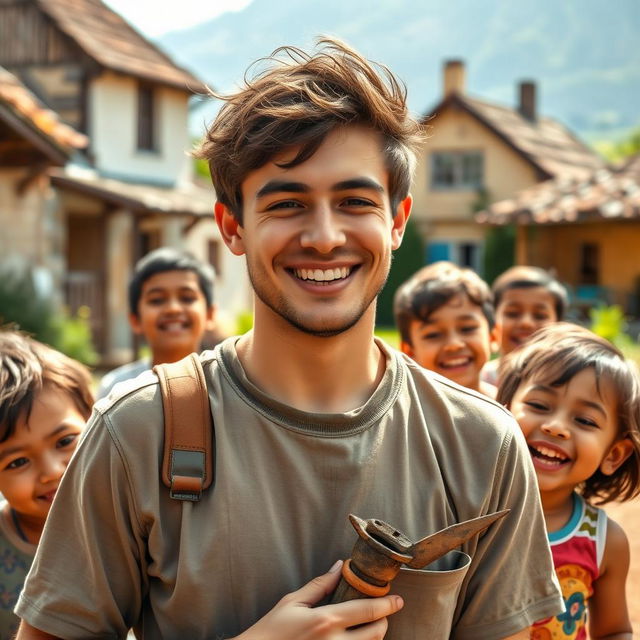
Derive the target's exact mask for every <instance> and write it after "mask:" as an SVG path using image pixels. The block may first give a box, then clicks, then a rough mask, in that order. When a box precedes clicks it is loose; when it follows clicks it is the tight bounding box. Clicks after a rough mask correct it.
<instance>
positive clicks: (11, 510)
mask: <svg viewBox="0 0 640 640" xmlns="http://www.w3.org/2000/svg"><path fill="white" fill-rule="evenodd" d="M90 389H91V377H90V376H89V373H88V371H87V370H86V369H85V368H84V367H83V366H82V365H80V364H79V363H77V362H75V361H74V360H71V359H70V358H67V356H65V355H63V354H61V353H59V352H57V351H54V350H53V349H51V348H49V347H47V346H45V345H43V344H41V343H39V342H36V341H35V340H32V339H30V338H28V337H26V336H24V335H22V334H20V333H19V332H17V331H0V492H2V496H3V499H2V500H1V501H0V558H1V559H2V561H1V562H0V638H12V637H13V634H14V633H15V632H16V631H17V630H18V624H19V622H20V621H19V618H18V617H17V616H16V615H14V613H13V607H14V606H15V604H16V602H17V600H18V595H19V593H20V591H21V590H22V586H23V583H24V580H25V577H26V575H27V572H28V571H29V567H30V566H31V562H32V560H33V556H34V554H35V551H36V546H37V544H38V542H39V540H40V534H41V533H42V528H43V526H44V523H45V520H46V518H47V514H48V513H49V508H50V506H51V502H52V500H53V497H54V495H55V493H56V490H57V488H58V485H59V484H60V478H61V477H62V473H63V471H64V470H65V468H66V466H67V464H68V462H69V459H70V458H71V454H72V453H73V450H74V449H75V448H76V444H77V441H78V436H79V434H80V432H81V431H82V429H83V427H84V424H85V421H86V420H87V419H88V418H89V414H90V413H91V407H92V405H93V397H92V395H91V390H90Z"/></svg>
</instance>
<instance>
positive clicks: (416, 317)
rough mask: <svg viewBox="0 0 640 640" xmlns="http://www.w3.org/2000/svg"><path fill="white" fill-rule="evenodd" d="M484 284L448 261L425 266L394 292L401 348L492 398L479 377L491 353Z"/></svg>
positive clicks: (490, 312)
mask: <svg viewBox="0 0 640 640" xmlns="http://www.w3.org/2000/svg"><path fill="white" fill-rule="evenodd" d="M491 298H492V296H491V292H490V291H489V287H488V286H487V284H486V282H485V281H484V280H482V278H480V276H478V274H477V273H475V272H474V271H472V270H471V269H461V268H460V267H458V266H456V265H455V264H452V263H451V262H444V261H443V262H435V263H434V264H431V265H429V266H427V267H423V268H422V269H420V270H419V271H418V272H417V273H415V274H414V275H413V276H411V278H409V279H408V280H407V281H406V282H405V283H404V284H403V285H401V286H400V287H399V288H398V290H397V291H396V295H395V297H394V301H393V313H394V316H395V320H396V326H397V327H398V330H399V331H400V350H401V351H402V352H403V353H406V354H407V355H408V356H410V357H412V358H413V359H414V360H415V361H416V362H417V363H418V364H419V365H420V366H422V367H424V368H425V369H430V370H431V371H435V372H436V373H439V374H440V375H443V376H445V377H446V378H449V379H450V380H453V381H454V382H457V383H458V384H461V385H462V386H464V387H468V388H469V389H473V390H474V391H478V392H480V393H484V394H485V395H488V396H489V397H491V398H495V394H496V388H495V387H494V386H493V385H490V384H487V383H485V382H482V381H481V379H480V373H481V371H482V367H483V366H484V365H485V363H486V362H487V360H488V359H489V356H490V354H491V329H492V328H493V304H492V302H491Z"/></svg>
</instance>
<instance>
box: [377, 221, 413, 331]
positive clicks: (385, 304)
mask: <svg viewBox="0 0 640 640" xmlns="http://www.w3.org/2000/svg"><path fill="white" fill-rule="evenodd" d="M422 266H424V243H423V242H422V236H421V235H420V232H419V231H418V229H417V227H416V226H415V223H414V222H413V220H412V219H411V218H409V221H408V222H407V228H406V229H405V232H404V238H403V239H402V244H401V245H400V246H399V247H398V248H397V249H396V250H395V251H394V253H393V260H392V262H391V270H390V271H389V277H388V278H387V282H386V284H385V285H384V288H383V289H382V291H381V292H380V295H379V296H378V312H377V316H376V325H377V326H379V327H393V326H394V324H395V322H394V319H393V296H394V295H395V292H396V289H397V288H398V287H399V286H400V285H401V284H402V283H403V282H404V281H405V280H407V279H408V278H410V277H411V276H412V275H413V274H414V273H415V272H416V271H417V270H418V269H420V268H421V267H422Z"/></svg>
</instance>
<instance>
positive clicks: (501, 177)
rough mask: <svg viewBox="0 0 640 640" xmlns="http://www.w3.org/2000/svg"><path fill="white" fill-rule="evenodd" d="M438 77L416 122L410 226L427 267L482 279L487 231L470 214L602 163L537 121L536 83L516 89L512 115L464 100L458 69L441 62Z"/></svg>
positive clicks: (550, 123) (560, 129)
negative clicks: (421, 138) (429, 105)
mask: <svg viewBox="0 0 640 640" xmlns="http://www.w3.org/2000/svg"><path fill="white" fill-rule="evenodd" d="M443 71H444V73H443V93H442V99H441V100H440V102H439V103H438V104H437V105H436V106H435V107H434V108H433V109H431V110H430V111H429V113H428V114H427V115H426V116H425V117H424V119H423V122H424V124H425V126H427V127H428V128H429V131H430V139H429V141H428V143H427V145H425V148H424V151H423V153H422V155H421V157H420V158H419V161H418V166H417V170H416V175H415V178H414V182H413V187H412V194H413V197H414V209H413V219H414V221H416V223H417V225H418V228H419V230H420V232H421V235H422V237H423V238H424V240H425V243H426V255H425V262H426V263H431V262H435V261H438V260H451V261H453V262H455V263H457V264H459V265H461V266H467V267H471V268H473V269H475V270H476V271H478V272H480V273H482V264H483V250H484V239H485V233H486V229H487V227H484V226H480V225H478V224H476V222H475V220H474V213H476V212H477V211H479V210H481V209H484V208H486V206H487V205H488V204H491V203H493V202H497V201H499V200H504V199H507V198H511V197H513V196H514V195H515V194H516V193H517V192H519V191H520V190H522V189H525V188H527V187H531V186H533V185H535V184H537V183H539V182H542V181H544V180H548V179H551V178H554V177H560V176H562V177H566V178H568V177H574V178H578V179H579V178H585V177H586V176H588V175H590V174H591V173H592V171H593V170H594V169H597V168H599V167H601V166H602V161H601V160H600V158H599V157H598V156H597V155H596V154H595V153H594V152H592V151H591V150H590V149H589V148H588V147H587V146H586V145H584V144H583V143H582V142H581V141H580V140H578V139H577V138H576V137H575V136H574V135H573V134H572V133H571V132H570V131H569V130H568V129H567V128H566V127H564V126H563V125H562V124H560V123H559V122H557V121H555V120H553V119H551V118H547V117H542V116H540V115H539V114H538V111H537V104H536V103H537V100H536V85H535V83H533V82H529V81H527V82H522V83H521V84H520V85H519V86H518V94H519V103H518V106H517V107H516V108H515V109H513V108H510V107H506V106H502V105H497V104H492V103H489V102H487V101H485V100H481V99H478V98H475V97H471V96H469V95H468V94H467V93H466V89H465V66H464V63H463V62H462V61H460V60H450V61H447V62H446V63H445V65H444V70H443Z"/></svg>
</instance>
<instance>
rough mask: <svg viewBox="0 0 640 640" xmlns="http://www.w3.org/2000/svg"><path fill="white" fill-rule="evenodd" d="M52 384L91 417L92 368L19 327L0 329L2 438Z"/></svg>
mask: <svg viewBox="0 0 640 640" xmlns="http://www.w3.org/2000/svg"><path fill="white" fill-rule="evenodd" d="M47 387H51V388H54V389H56V390H59V391H60V392H63V393H66V394H68V396H69V397H70V398H71V399H72V400H73V402H74V404H75V405H76V408H77V409H78V412H79V413H80V414H81V415H82V417H83V418H84V419H85V420H87V419H88V418H89V416H90V415H91V408H92V406H93V394H92V392H91V375H90V374H89V371H88V369H87V368H86V367H85V366H83V365H81V364H80V363H79V362H76V361H75V360H72V359H71V358H69V357H68V356H65V355H64V354H63V353H60V352H59V351H56V350H55V349H52V348H51V347H48V346H47V345H45V344H42V343H41V342H38V341H37V340H34V339H33V338H30V337H28V336H26V335H25V334H23V333H20V332H19V331H14V330H7V329H3V330H0V442H5V440H7V439H8V438H10V437H11V436H12V435H13V434H14V432H15V429H16V424H17V422H18V420H19V419H20V418H21V417H24V419H25V420H28V419H29V416H30V415H31V409H32V407H33V401H34V398H35V396H36V394H37V393H38V392H39V391H41V390H42V389H43V388H47Z"/></svg>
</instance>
